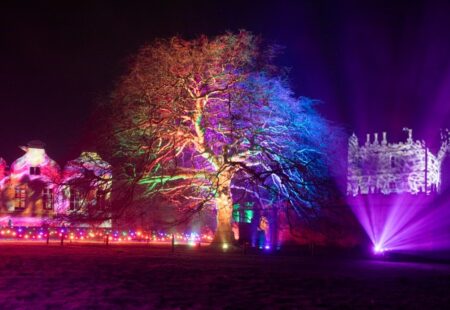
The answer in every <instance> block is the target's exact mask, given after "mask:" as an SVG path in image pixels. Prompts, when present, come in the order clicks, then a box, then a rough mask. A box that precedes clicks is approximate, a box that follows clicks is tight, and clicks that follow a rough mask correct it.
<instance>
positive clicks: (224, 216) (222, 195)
mask: <svg viewBox="0 0 450 310" xmlns="http://www.w3.org/2000/svg"><path fill="white" fill-rule="evenodd" d="M216 209H217V229H216V233H215V236H214V240H213V245H216V246H222V247H227V246H229V245H231V244H233V243H234V241H235V239H234V234H233V231H232V229H231V220H232V213H233V201H232V199H231V178H230V177H229V176H227V175H226V176H223V177H219V186H218V191H217V197H216Z"/></svg>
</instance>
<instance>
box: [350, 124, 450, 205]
mask: <svg viewBox="0 0 450 310" xmlns="http://www.w3.org/2000/svg"><path fill="white" fill-rule="evenodd" d="M404 130H405V131H406V132H407V134H408V136H407V139H406V141H404V142H398V143H390V142H388V140H387V136H386V132H383V134H382V136H381V137H379V136H378V134H377V133H375V134H374V135H373V139H372V138H371V135H370V134H367V136H366V141H365V143H364V144H362V145H360V143H359V140H358V138H357V137H356V135H355V134H353V135H352V136H351V137H350V138H349V142H348V173H347V195H348V196H353V197H354V196H358V195H361V194H363V195H364V194H377V193H379V194H385V195H388V194H406V193H408V194H418V193H423V194H426V195H429V194H432V193H436V192H439V191H440V190H441V188H442V184H441V175H442V168H443V166H444V165H443V163H444V160H445V159H446V157H447V156H446V154H447V150H448V146H449V138H448V131H446V132H445V133H443V134H442V135H441V138H442V145H441V148H440V150H439V151H438V153H437V154H433V153H432V152H431V151H430V149H429V147H427V144H426V143H425V142H424V141H418V140H416V141H414V140H413V134H412V130H411V129H407V128H405V129H404ZM444 185H445V184H444Z"/></svg>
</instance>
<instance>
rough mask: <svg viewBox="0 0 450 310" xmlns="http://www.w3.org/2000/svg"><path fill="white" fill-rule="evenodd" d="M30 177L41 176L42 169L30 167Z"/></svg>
mask: <svg viewBox="0 0 450 310" xmlns="http://www.w3.org/2000/svg"><path fill="white" fill-rule="evenodd" d="M30 175H41V167H30Z"/></svg>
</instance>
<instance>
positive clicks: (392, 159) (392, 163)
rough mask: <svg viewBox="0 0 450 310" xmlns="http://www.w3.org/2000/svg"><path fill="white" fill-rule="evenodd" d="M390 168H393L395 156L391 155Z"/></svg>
mask: <svg viewBox="0 0 450 310" xmlns="http://www.w3.org/2000/svg"><path fill="white" fill-rule="evenodd" d="M391 168H395V157H394V156H392V157H391Z"/></svg>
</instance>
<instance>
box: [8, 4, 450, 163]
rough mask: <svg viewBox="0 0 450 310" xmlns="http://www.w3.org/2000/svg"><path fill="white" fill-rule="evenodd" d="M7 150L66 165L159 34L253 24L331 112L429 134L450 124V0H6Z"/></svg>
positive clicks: (360, 127) (359, 127) (338, 117)
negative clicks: (34, 152)
mask: <svg viewBox="0 0 450 310" xmlns="http://www.w3.org/2000/svg"><path fill="white" fill-rule="evenodd" d="M0 7H1V12H2V13H1V15H2V19H1V21H0V25H1V30H0V33H1V35H0V38H1V40H2V42H4V46H3V47H2V49H1V50H0V57H1V65H0V85H1V86H0V104H1V111H2V122H1V123H0V141H1V145H2V146H1V148H0V157H3V158H5V159H6V160H7V162H8V164H11V162H12V161H13V160H15V159H16V158H18V157H19V156H21V155H22V154H23V152H22V151H21V150H20V149H19V148H18V146H20V145H24V144H26V143H27V142H28V141H30V140H34V139H39V140H42V141H43V142H45V143H46V145H47V147H46V149H47V152H48V154H49V155H50V156H51V157H52V158H53V159H55V160H56V161H58V163H60V164H64V163H65V162H66V161H67V160H70V159H73V158H75V157H77V156H78V154H79V152H80V151H81V149H82V144H83V136H84V133H83V128H84V127H85V126H86V125H87V123H88V120H89V117H90V114H91V112H92V110H93V107H94V106H95V104H96V102H98V101H99V100H100V99H101V98H106V97H107V96H108V94H109V93H110V92H111V90H112V89H113V87H114V83H115V81H117V80H118V79H119V78H120V75H121V74H122V73H123V72H124V71H125V70H126V63H127V59H128V58H129V57H130V56H132V55H133V53H135V52H136V51H137V50H138V48H139V47H140V46H142V45H144V44H145V43H146V42H151V41H152V40H154V39H155V38H158V37H169V36H173V35H177V34H179V35H181V36H183V37H186V38H192V37H195V36H198V35H200V34H206V35H210V36H213V35H217V34H221V33H223V32H225V31H228V30H229V31H237V30H239V29H247V30H249V31H252V32H253V33H256V34H259V35H261V36H262V38H263V39H264V40H266V41H268V42H273V43H276V44H280V45H282V46H284V47H285V48H284V53H283V54H282V55H281V56H280V57H279V58H278V59H277V63H278V64H279V65H280V66H287V67H289V68H290V74H289V78H290V81H291V85H292V89H293V91H294V92H295V94H296V95H297V96H307V97H311V98H314V99H318V100H320V101H322V104H321V106H320V110H321V112H322V113H323V115H324V116H325V117H326V118H328V119H330V120H331V121H333V122H335V123H337V124H339V125H341V126H343V128H344V129H345V130H346V131H347V132H349V133H351V132H353V131H355V132H356V133H357V135H358V136H359V138H360V139H364V136H365V133H366V132H382V131H387V132H388V136H389V140H390V141H397V140H405V133H404V132H403V131H402V128H403V127H411V128H413V129H414V136H415V137H416V138H419V139H426V140H427V141H430V143H431V144H433V143H435V142H436V141H437V140H438V137H439V129H440V128H445V127H446V126H447V127H450V122H449V121H450V58H449V57H448V55H450V40H449V39H448V29H450V19H448V16H449V13H450V4H449V3H446V2H437V1H436V2H428V1H418V2H414V3H409V2H408V1H398V2H395V3H391V2H387V1H386V2H381V3H380V2H370V3H365V4H360V3H358V2H356V1H338V2H332V1H302V2H299V3H296V2H289V1H286V2H285V1H277V2H262V3H260V4H258V6H255V5H254V4H253V3H252V2H247V3H244V4H242V3H240V2H237V1H236V2H235V1H229V2H227V4H226V6H224V4H223V3H210V2H208V1H199V2H195V3H193V4H192V3H186V2H183V1H172V2H170V3H167V2H163V1H161V2H160V3H158V4H155V3H153V2H152V3H150V2H139V3H131V4H130V3H126V4H125V3H118V2H111V3H109V2H92V3H91V2H88V1H85V2H81V3H79V2H77V3H75V2H73V3H70V4H67V3H59V2H40V3H33V4H30V5H22V6H21V5H20V3H17V2H15V3H2V4H1V5H0Z"/></svg>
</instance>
